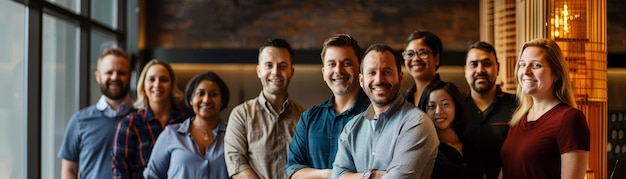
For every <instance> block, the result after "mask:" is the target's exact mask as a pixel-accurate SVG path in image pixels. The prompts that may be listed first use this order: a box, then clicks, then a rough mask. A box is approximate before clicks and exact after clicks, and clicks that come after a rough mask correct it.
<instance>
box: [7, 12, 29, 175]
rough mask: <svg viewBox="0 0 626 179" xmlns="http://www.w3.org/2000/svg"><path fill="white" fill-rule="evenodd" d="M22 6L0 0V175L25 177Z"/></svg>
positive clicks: (24, 60) (24, 36) (23, 30)
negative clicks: (0, 26) (0, 85)
mask: <svg viewBox="0 0 626 179" xmlns="http://www.w3.org/2000/svg"><path fill="white" fill-rule="evenodd" d="M25 16H26V8H25V7H24V6H23V5H20V4H17V3H15V2H13V1H0V24H2V25H3V26H4V27H11V28H0V54H3V55H0V84H2V87H0V99H1V100H0V124H2V125H0V178H26V162H25V161H26V132H27V130H26V95H25V93H26V83H25V81H26V48H25V46H26V43H25V42H26V31H27V29H26V28H25V22H26V19H25Z"/></svg>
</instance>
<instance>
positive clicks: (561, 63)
mask: <svg viewBox="0 0 626 179" xmlns="http://www.w3.org/2000/svg"><path fill="white" fill-rule="evenodd" d="M515 69H516V71H517V82H518V85H517V101H518V103H519V105H518V107H517V108H516V109H515V111H514V112H513V117H512V119H511V122H510V125H511V128H510V129H509V133H508V135H507V138H506V140H505V141H504V144H503V145H502V151H501V156H502V174H503V177H504V178H581V179H582V178H584V177H585V171H586V164H587V160H588V159H589V145H590V144H589V143H590V142H589V141H590V134H589V127H588V126H587V121H586V119H585V116H584V115H583V113H582V112H581V111H580V110H578V109H576V101H575V100H574V93H573V91H572V87H571V82H570V79H569V76H568V75H569V74H568V69H569V68H568V65H567V62H566V61H565V58H564V57H563V54H562V52H561V49H560V48H559V46H558V45H557V44H556V42H555V41H553V40H550V39H535V40H532V41H529V42H527V43H526V44H524V46H523V47H522V52H521V55H520V58H519V61H518V62H517V64H516V65H515Z"/></svg>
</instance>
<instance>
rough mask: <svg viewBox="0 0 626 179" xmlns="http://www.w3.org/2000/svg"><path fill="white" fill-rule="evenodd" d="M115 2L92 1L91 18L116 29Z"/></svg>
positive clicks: (110, 0) (115, 0) (109, 0)
mask: <svg viewBox="0 0 626 179" xmlns="http://www.w3.org/2000/svg"><path fill="white" fill-rule="evenodd" d="M117 2H118V1H117V0H106V1H102V0H92V1H91V18H92V19H94V20H96V21H98V22H102V23H104V24H105V25H108V26H109V27H111V28H113V29H117V14H118V12H117Z"/></svg>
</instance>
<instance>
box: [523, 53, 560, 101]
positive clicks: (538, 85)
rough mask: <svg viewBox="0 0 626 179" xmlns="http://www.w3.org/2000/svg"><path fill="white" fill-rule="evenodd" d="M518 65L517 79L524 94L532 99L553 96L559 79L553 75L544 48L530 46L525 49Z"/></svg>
mask: <svg viewBox="0 0 626 179" xmlns="http://www.w3.org/2000/svg"><path fill="white" fill-rule="evenodd" d="M517 65H518V69H517V79H518V82H519V84H520V86H521V88H522V92H523V93H525V94H528V95H529V96H532V97H550V96H552V95H553V92H552V91H553V88H554V81H556V80H557V78H556V76H555V75H554V73H552V69H551V67H550V65H549V64H548V62H547V61H546V54H545V51H544V50H543V49H542V48H540V47H534V46H530V47H527V48H526V49H524V51H523V52H522V55H521V57H520V59H519V61H518V64H517Z"/></svg>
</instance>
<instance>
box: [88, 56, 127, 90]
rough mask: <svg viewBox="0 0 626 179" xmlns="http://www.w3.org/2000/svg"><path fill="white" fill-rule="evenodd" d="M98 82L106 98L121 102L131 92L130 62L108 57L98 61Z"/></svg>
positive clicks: (124, 59)
mask: <svg viewBox="0 0 626 179" xmlns="http://www.w3.org/2000/svg"><path fill="white" fill-rule="evenodd" d="M95 76H96V82H97V83H98V85H99V86H100V91H101V92H102V94H104V96H106V97H107V98H109V99H112V100H121V99H124V98H125V97H126V96H127V95H128V91H129V90H130V85H129V84H130V62H129V61H128V59H126V58H125V57H121V56H117V55H113V54H111V55H107V56H105V57H103V58H102V59H100V60H98V66H97V71H96V72H95Z"/></svg>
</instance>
